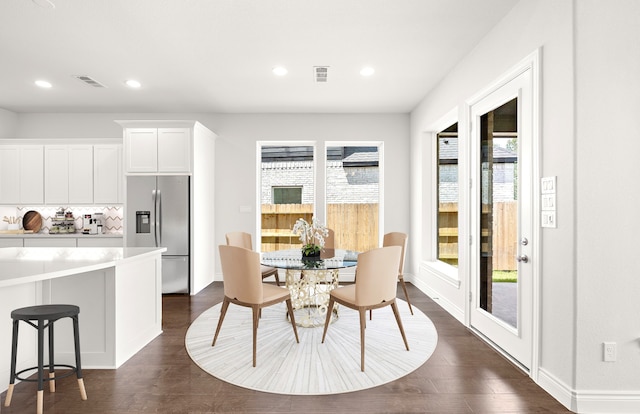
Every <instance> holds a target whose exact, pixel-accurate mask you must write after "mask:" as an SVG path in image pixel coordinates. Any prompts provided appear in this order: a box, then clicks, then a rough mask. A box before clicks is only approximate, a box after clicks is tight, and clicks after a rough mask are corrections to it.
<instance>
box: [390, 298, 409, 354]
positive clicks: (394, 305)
mask: <svg viewBox="0 0 640 414" xmlns="http://www.w3.org/2000/svg"><path fill="white" fill-rule="evenodd" d="M391 309H393V314H394V315H395V316H396V322H398V328H400V333H401V334H402V340H403V341H404V346H405V347H406V348H407V351H408V350H409V343H408V342H407V337H406V335H405V334H404V328H403V327H402V321H401V320H400V312H398V304H397V303H396V301H395V300H394V301H393V302H392V303H391Z"/></svg>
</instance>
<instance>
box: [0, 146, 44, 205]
mask: <svg viewBox="0 0 640 414" xmlns="http://www.w3.org/2000/svg"><path fill="white" fill-rule="evenodd" d="M42 161H43V147H42V145H0V204H41V203H42V200H43V194H44V193H43V191H44V190H43V189H44V168H43V164H42Z"/></svg>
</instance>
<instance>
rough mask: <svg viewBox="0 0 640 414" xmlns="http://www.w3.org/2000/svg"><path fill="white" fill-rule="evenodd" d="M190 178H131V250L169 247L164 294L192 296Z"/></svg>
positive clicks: (128, 226) (128, 216)
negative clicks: (190, 282) (190, 290)
mask: <svg viewBox="0 0 640 414" xmlns="http://www.w3.org/2000/svg"><path fill="white" fill-rule="evenodd" d="M190 225H191V222H190V217H189V176H184V175H180V176H129V177H127V205H126V217H125V227H126V229H127V230H126V232H127V241H126V243H127V246H128V247H166V248H167V251H166V252H164V253H162V293H165V294H168V293H189V268H190V266H189V263H190V260H189V255H190V246H189V231H190Z"/></svg>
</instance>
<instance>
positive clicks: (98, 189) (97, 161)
mask: <svg viewBox="0 0 640 414" xmlns="http://www.w3.org/2000/svg"><path fill="white" fill-rule="evenodd" d="M121 154H122V150H121V146H120V145H94V146H93V202H94V203H96V204H109V203H114V204H120V203H122V198H123V197H122V166H121V165H122V163H121V159H122V155H121Z"/></svg>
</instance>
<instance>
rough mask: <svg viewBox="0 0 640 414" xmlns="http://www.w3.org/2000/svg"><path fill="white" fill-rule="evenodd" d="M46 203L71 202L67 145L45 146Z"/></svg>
mask: <svg viewBox="0 0 640 414" xmlns="http://www.w3.org/2000/svg"><path fill="white" fill-rule="evenodd" d="M44 202H45V203H48V204H53V203H60V204H66V203H68V202H69V150H68V148H67V146H66V145H45V146H44Z"/></svg>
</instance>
